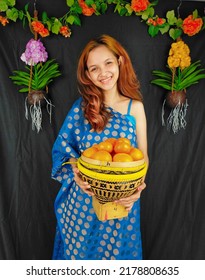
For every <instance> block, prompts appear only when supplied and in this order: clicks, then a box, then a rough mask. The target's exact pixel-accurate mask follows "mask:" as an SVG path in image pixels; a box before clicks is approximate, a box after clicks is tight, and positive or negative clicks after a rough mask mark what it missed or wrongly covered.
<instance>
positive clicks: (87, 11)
mask: <svg viewBox="0 0 205 280" xmlns="http://www.w3.org/2000/svg"><path fill="white" fill-rule="evenodd" d="M78 4H79V5H80V7H81V8H82V14H83V15H84V16H92V14H93V13H95V9H94V8H90V7H88V5H87V4H86V3H85V1H83V0H78Z"/></svg>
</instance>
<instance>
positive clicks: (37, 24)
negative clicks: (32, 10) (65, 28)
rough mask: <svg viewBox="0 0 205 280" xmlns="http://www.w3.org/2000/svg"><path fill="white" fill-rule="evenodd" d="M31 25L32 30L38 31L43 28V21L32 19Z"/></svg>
mask: <svg viewBox="0 0 205 280" xmlns="http://www.w3.org/2000/svg"><path fill="white" fill-rule="evenodd" d="M31 26H32V28H33V31H35V32H37V33H39V32H41V31H42V30H43V29H44V25H43V23H41V22H40V21H32V23H31Z"/></svg>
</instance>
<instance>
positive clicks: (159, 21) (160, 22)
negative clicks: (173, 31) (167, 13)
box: [156, 18, 165, 25]
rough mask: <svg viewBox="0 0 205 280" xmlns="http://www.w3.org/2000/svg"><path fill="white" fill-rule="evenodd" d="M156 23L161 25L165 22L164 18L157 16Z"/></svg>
mask: <svg viewBox="0 0 205 280" xmlns="http://www.w3.org/2000/svg"><path fill="white" fill-rule="evenodd" d="M156 22H157V25H162V24H164V23H165V19H164V18H157V19H156Z"/></svg>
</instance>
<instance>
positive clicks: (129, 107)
mask: <svg viewBox="0 0 205 280" xmlns="http://www.w3.org/2000/svg"><path fill="white" fill-rule="evenodd" d="M131 106H132V99H130V101H129V104H128V108H127V115H130V110H131Z"/></svg>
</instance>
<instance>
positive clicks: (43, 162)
mask: <svg viewBox="0 0 205 280" xmlns="http://www.w3.org/2000/svg"><path fill="white" fill-rule="evenodd" d="M17 2H18V8H22V7H23V6H24V5H25V4H26V3H27V2H28V1H23V0H20V1H17ZM30 3H31V5H30V7H31V8H32V3H33V2H31V1H30ZM178 4H179V1H176V0H168V1H163V0H160V1H159V4H158V5H157V7H156V8H155V10H156V14H158V15H159V16H160V17H165V15H166V12H167V11H168V10H173V9H174V10H175V12H177V6H178ZM195 8H197V9H198V11H199V14H200V15H201V16H203V15H204V3H202V2H198V1H197V2H195V1H192V2H183V4H182V5H181V8H180V15H181V17H182V18H185V17H186V16H188V15H189V14H190V13H191V12H192V11H193V10H194V9H195ZM37 9H38V11H39V14H41V13H42V11H46V12H47V13H48V16H49V17H51V16H54V15H55V16H56V17H60V16H62V15H64V14H65V12H66V11H67V6H66V4H65V1H64V0H61V1H54V0H50V1H37ZM103 33H106V34H109V35H111V36H114V37H115V38H116V39H117V40H119V41H120V42H121V43H122V44H123V45H124V47H125V48H126V49H127V51H128V53H129V54H130V57H131V59H132V61H133V65H134V68H135V69H136V72H137V74H138V77H139V79H140V81H141V88H142V93H143V97H144V106H145V110H146V115H147V123H148V145H149V158H150V167H149V171H148V174H147V178H146V182H147V188H146V190H145V191H144V192H143V194H142V199H141V224H142V237H143V251H144V258H145V259H161V260H167V259H205V242H204V236H205V203H204V199H205V188H204V186H205V183H204V181H205V176H204V169H205V156H204V145H205V131H204V125H205V90H204V88H205V80H202V81H200V83H199V84H198V85H194V86H192V87H190V88H189V90H188V91H187V98H188V103H189V107H188V111H187V116H186V120H187V126H186V129H185V130H184V129H182V130H180V131H179V133H177V134H173V133H172V132H169V131H167V129H166V127H163V126H162V124H161V109H162V103H163V100H164V97H165V91H164V90H163V89H161V88H159V87H157V86H154V85H151V84H150V80H151V79H152V78H153V77H152V75H151V71H152V70H153V69H161V70H163V69H165V65H166V58H167V54H168V51H169V48H170V44H171V43H172V42H173V40H172V39H171V38H170V37H169V36H168V35H167V34H166V35H163V36H162V35H158V36H156V37H155V38H151V37H150V36H149V35H148V32H147V26H146V25H145V24H144V23H143V22H141V21H140V18H138V17H136V16H134V15H133V16H131V17H120V16H119V15H118V14H115V13H114V12H113V7H112V6H110V7H109V11H108V12H107V13H106V14H105V15H102V16H92V17H83V18H82V26H81V27H78V26H72V36H71V38H67V39H66V38H64V37H62V36H60V35H59V36H56V35H51V36H49V37H47V38H44V39H42V42H43V44H44V45H45V47H46V49H47V51H48V53H49V58H55V59H56V60H57V62H58V63H59V65H60V70H61V72H62V76H61V77H60V78H57V79H55V80H54V82H53V83H52V84H51V86H50V88H49V95H50V98H51V100H52V103H53V104H54V106H55V107H54V110H53V115H52V123H51V124H50V122H49V116H48V114H47V112H46V110H45V109H43V124H42V125H43V129H42V130H41V132H40V133H38V134H37V133H36V131H32V128H31V120H29V121H28V120H26V119H25V107H24V101H25V97H26V94H23V93H19V92H18V88H17V86H15V85H14V84H13V83H12V81H11V80H10V79H9V78H8V77H9V75H11V74H12V71H13V70H16V69H23V68H24V63H23V62H22V61H21V60H20V56H21V54H22V53H23V52H24V50H25V46H26V43H27V42H28V41H29V39H30V38H32V37H33V35H32V34H31V32H30V31H29V29H28V27H25V28H23V26H22V22H20V21H17V23H15V24H14V23H10V24H9V25H7V26H6V27H3V26H0V161H1V167H0V259H10V260H11V259H20V260H21V259H51V256H52V250H53V240H54V234H55V225H56V220H55V215H54V207H53V204H54V199H55V197H56V195H57V192H58V190H59V188H60V185H59V184H58V183H57V182H55V181H53V180H52V179H51V175H50V174H51V165H52V163H51V149H52V146H53V143H54V141H55V138H56V136H57V134H58V131H59V129H60V127H61V125H62V123H63V121H64V118H65V116H66V114H67V112H68V110H69V109H70V107H71V104H72V103H73V102H74V100H75V99H76V98H77V97H78V92H77V88H76V66H77V60H78V56H79V54H80V52H81V50H82V48H83V47H84V46H85V44H86V43H87V42H88V40H89V39H91V38H92V37H96V36H98V35H100V34H103ZM183 40H184V41H185V42H186V43H187V44H188V45H189V47H190V49H191V57H192V60H193V61H196V60H198V59H200V60H201V62H202V65H203V66H205V52H204V46H205V31H202V32H200V33H199V34H197V35H195V36H193V37H188V36H186V35H184V36H183ZM166 110H167V111H166V113H168V109H166Z"/></svg>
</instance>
